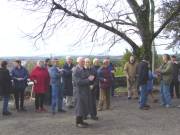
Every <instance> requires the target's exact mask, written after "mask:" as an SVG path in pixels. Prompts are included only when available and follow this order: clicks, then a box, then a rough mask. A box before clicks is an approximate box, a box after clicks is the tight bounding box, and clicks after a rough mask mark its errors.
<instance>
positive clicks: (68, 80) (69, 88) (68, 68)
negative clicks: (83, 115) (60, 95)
mask: <svg viewBox="0 0 180 135" xmlns="http://www.w3.org/2000/svg"><path fill="white" fill-rule="evenodd" d="M73 67H74V65H73V64H72V58H71V57H70V56H67V57H66V63H65V64H64V66H63V69H64V75H63V79H64V96H66V106H67V107H68V108H72V107H73V85H72V68H73Z"/></svg>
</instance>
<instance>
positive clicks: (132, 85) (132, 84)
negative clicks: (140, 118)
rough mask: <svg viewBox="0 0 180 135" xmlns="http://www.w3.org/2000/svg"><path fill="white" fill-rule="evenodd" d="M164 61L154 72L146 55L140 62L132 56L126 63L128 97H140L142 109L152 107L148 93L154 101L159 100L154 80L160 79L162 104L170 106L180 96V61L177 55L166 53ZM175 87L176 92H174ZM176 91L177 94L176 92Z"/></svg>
mask: <svg viewBox="0 0 180 135" xmlns="http://www.w3.org/2000/svg"><path fill="white" fill-rule="evenodd" d="M162 59H163V63H162V65H161V66H160V67H159V68H158V69H156V70H155V71H154V72H152V71H151V65H150V59H149V58H148V57H144V58H143V59H142V61H141V62H140V63H138V62H137V61H136V60H135V57H134V56H131V57H130V59H129V62H127V63H126V64H125V67H124V70H125V73H126V78H127V89H128V99H129V100H130V99H131V98H134V99H139V108H140V109H142V110H148V109H150V105H148V103H147V102H148V95H151V96H152V98H153V102H157V101H158V100H157V99H156V98H155V97H154V95H153V93H152V90H153V80H154V79H155V78H157V79H159V80H160V100H161V101H160V103H161V105H162V106H164V107H166V108H169V107H171V105H172V102H171V99H172V98H173V97H175V95H176V97H177V98H180V95H179V82H180V78H179V77H178V76H180V63H178V62H177V60H176V56H175V55H173V56H171V57H170V56H169V55H168V54H164V55H163V56H162ZM174 87H175V92H174ZM174 93H176V94H174Z"/></svg>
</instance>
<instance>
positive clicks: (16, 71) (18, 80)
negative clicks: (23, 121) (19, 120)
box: [11, 60, 29, 111]
mask: <svg viewBox="0 0 180 135" xmlns="http://www.w3.org/2000/svg"><path fill="white" fill-rule="evenodd" d="M11 75H12V78H13V81H14V97H15V105H16V109H17V111H26V109H25V107H24V93H25V89H26V87H27V79H28V77H29V74H28V71H27V69H26V68H25V67H23V66H22V65H21V61H20V60H16V61H15V62H14V68H13V69H12V72H11Z"/></svg>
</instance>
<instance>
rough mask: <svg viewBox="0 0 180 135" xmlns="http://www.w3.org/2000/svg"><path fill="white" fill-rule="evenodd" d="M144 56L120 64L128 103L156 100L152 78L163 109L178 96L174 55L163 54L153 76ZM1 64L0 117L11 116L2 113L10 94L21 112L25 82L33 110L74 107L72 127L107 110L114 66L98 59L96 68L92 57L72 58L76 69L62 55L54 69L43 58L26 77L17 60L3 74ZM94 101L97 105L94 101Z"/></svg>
mask: <svg viewBox="0 0 180 135" xmlns="http://www.w3.org/2000/svg"><path fill="white" fill-rule="evenodd" d="M149 60H150V59H149V58H148V57H144V58H143V59H142V61H141V62H139V63H138V62H137V61H136V60H135V57H134V56H133V55H132V56H131V57H130V59H129V61H128V62H127V63H126V64H125V66H124V71H125V74H126V78H127V89H128V100H131V99H132V98H134V99H139V100H138V102H139V108H140V109H142V110H147V109H149V108H150V105H148V103H147V102H148V95H151V96H152V98H153V101H154V102H157V101H158V100H157V99H155V98H154V96H153V94H152V89H153V80H154V78H160V79H159V80H161V88H160V95H161V105H162V106H165V107H166V108H169V107H170V106H171V98H173V97H174V96H175V94H174V87H175V90H176V97H177V98H180V95H179V81H178V74H179V72H180V66H179V64H178V62H177V61H176V57H175V56H172V57H171V59H170V56H169V55H167V54H165V55H163V64H162V65H161V66H160V68H158V69H156V71H155V72H154V73H153V72H152V71H151V68H150V62H149ZM7 65H8V63H7V61H2V62H1V68H0V95H1V96H2V97H3V111H2V114H3V115H11V112H10V111H9V110H8V101H9V98H10V94H11V93H13V94H14V97H15V106H16V110H17V111H18V112H19V111H27V110H26V108H25V107H24V94H25V89H26V87H27V82H28V79H30V80H31V81H32V82H33V92H34V94H35V111H36V112H38V113H41V112H46V111H47V109H46V108H45V107H44V104H50V105H51V112H52V114H53V115H55V114H56V113H57V112H61V113H65V112H66V110H65V109H64V106H63V104H64V100H63V99H64V98H65V105H66V106H67V107H68V108H74V107H75V115H76V120H75V121H76V126H77V127H80V128H85V127H87V126H88V123H86V122H84V120H86V119H87V118H88V117H89V116H90V118H91V119H93V120H98V117H97V111H103V110H104V109H107V110H108V109H110V107H111V106H110V99H111V98H110V97H111V96H113V95H114V94H113V93H114V90H113V84H114V70H115V69H114V67H113V66H112V64H111V63H110V59H109V58H105V59H104V60H103V64H102V65H101V66H100V64H99V60H98V59H97V58H95V59H93V62H92V64H91V60H90V59H89V58H83V57H78V58H77V65H74V64H73V60H72V58H71V57H70V56H68V57H66V63H65V64H64V65H63V67H60V66H59V60H58V59H52V60H50V59H46V60H45V61H42V60H40V61H38V62H37V64H36V66H35V67H34V69H33V70H32V72H31V73H28V71H27V69H26V68H25V67H23V66H22V65H21V61H20V60H16V61H14V68H13V69H12V70H11V71H10V72H9V70H8V69H7ZM97 100H98V105H96V102H97Z"/></svg>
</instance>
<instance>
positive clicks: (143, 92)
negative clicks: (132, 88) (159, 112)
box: [139, 84, 148, 108]
mask: <svg viewBox="0 0 180 135" xmlns="http://www.w3.org/2000/svg"><path fill="white" fill-rule="evenodd" d="M139 89H140V100H139V104H140V108H143V107H144V106H145V105H146V104H147V99H148V90H147V84H144V85H140V86H139Z"/></svg>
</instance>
